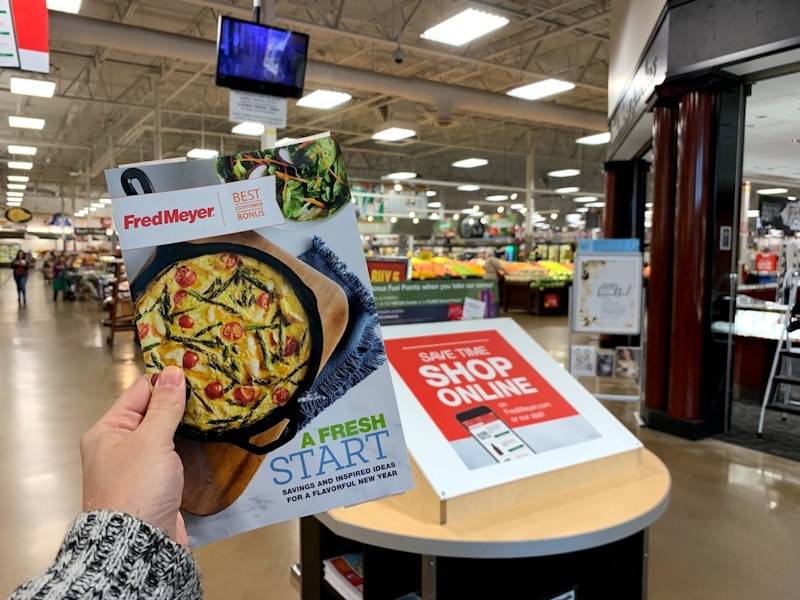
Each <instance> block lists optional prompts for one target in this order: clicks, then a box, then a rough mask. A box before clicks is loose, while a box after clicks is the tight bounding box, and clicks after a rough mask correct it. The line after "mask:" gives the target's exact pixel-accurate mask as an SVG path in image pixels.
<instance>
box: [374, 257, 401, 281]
mask: <svg viewBox="0 0 800 600" xmlns="http://www.w3.org/2000/svg"><path fill="white" fill-rule="evenodd" d="M367 270H369V280H370V281H371V282H372V283H396V282H398V281H405V280H406V273H407V272H408V260H406V259H405V258H403V259H399V260H370V259H367Z"/></svg>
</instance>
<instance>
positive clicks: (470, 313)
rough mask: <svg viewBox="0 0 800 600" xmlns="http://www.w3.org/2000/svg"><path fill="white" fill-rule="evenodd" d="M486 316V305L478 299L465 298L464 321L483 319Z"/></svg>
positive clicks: (462, 315) (462, 317)
mask: <svg viewBox="0 0 800 600" xmlns="http://www.w3.org/2000/svg"><path fill="white" fill-rule="evenodd" d="M485 314H486V303H485V302H483V301H482V300H478V299H476V298H464V312H463V313H462V314H461V319H462V320H463V321H469V320H471V319H482V318H483V317H484V315H485Z"/></svg>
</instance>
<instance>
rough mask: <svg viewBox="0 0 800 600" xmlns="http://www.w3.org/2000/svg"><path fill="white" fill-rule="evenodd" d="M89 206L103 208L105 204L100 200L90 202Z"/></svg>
mask: <svg viewBox="0 0 800 600" xmlns="http://www.w3.org/2000/svg"><path fill="white" fill-rule="evenodd" d="M89 206H94V207H95V208H105V204H103V203H102V202H92V203H91V204H90V205H89Z"/></svg>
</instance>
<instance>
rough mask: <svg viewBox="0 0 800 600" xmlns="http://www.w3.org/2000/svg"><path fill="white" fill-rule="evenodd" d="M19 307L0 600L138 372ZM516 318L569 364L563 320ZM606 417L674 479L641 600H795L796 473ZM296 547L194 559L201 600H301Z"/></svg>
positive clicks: (255, 547) (92, 339)
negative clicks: (88, 434)
mask: <svg viewBox="0 0 800 600" xmlns="http://www.w3.org/2000/svg"><path fill="white" fill-rule="evenodd" d="M28 296H29V298H28V305H27V306H24V307H19V306H18V305H17V302H16V294H15V291H14V283H13V280H11V278H10V271H5V272H2V273H0V374H2V379H1V380H2V381H3V382H4V384H5V389H4V393H3V395H2V406H3V410H4V411H5V414H6V417H5V418H4V419H2V421H0V597H5V596H6V595H7V594H8V593H9V592H10V591H11V590H12V589H13V588H14V587H15V585H17V583H19V582H20V581H21V580H22V579H24V578H26V577H29V576H31V575H33V574H34V573H36V572H37V571H38V570H39V569H41V568H42V567H43V566H44V565H45V564H46V563H48V562H49V561H50V560H51V558H52V557H53V555H54V553H55V550H56V548H57V547H58V545H59V543H60V540H61V536H62V534H63V532H64V528H65V526H66V525H67V523H68V521H69V519H70V518H71V517H72V516H73V515H74V514H75V513H77V512H78V511H79V510H80V459H79V456H78V449H77V441H78V438H79V436H80V434H81V433H82V432H83V431H84V430H85V429H86V428H87V427H89V426H90V425H91V424H92V423H93V422H94V421H95V419H96V418H97V417H98V416H99V415H100V414H102V413H103V412H104V410H105V409H106V407H107V406H108V404H109V402H110V401H111V400H112V399H113V398H115V397H116V396H117V394H118V393H119V392H120V391H121V390H122V389H124V388H125V387H126V386H127V385H128V384H129V383H130V382H131V381H133V380H134V379H135V377H136V376H137V375H138V374H139V373H141V372H142V363H141V360H140V359H139V355H138V352H137V351H136V348H135V346H134V344H133V342H132V334H130V333H121V334H119V335H118V336H117V340H116V343H115V345H114V347H113V348H112V349H109V348H108V347H107V346H106V343H105V334H106V332H105V330H104V328H103V327H102V326H100V324H99V323H100V320H101V318H103V317H104V316H105V315H104V313H103V312H102V311H101V310H100V307H99V303H97V302H94V301H85V302H73V303H62V302H61V301H59V302H58V303H57V304H54V303H53V302H52V299H51V296H50V294H49V292H48V290H47V289H46V288H45V285H44V283H43V281H42V279H41V277H40V275H39V274H38V273H35V274H34V275H33V276H32V278H31V281H30V283H29V293H28ZM512 316H513V318H515V320H517V321H518V322H519V323H521V324H522V326H523V327H524V328H525V329H526V330H527V331H528V332H530V334H531V335H532V336H533V337H534V338H535V339H536V340H537V341H538V342H539V343H540V344H541V345H542V346H544V347H545V348H547V349H548V350H549V351H550V352H551V354H552V355H553V356H554V357H555V358H556V360H558V361H559V362H561V363H565V362H566V356H567V353H566V350H567V345H568V336H567V328H566V319H565V318H564V317H532V316H527V315H522V314H513V315H512ZM609 408H611V410H612V411H613V412H614V413H615V414H617V415H618V416H619V417H620V418H621V419H622V420H623V421H624V422H625V423H626V424H628V425H629V426H630V427H631V428H632V429H633V430H634V431H635V432H636V433H637V434H638V435H639V436H640V437H641V439H642V441H643V442H644V443H645V445H646V446H647V447H648V448H650V449H651V450H652V451H653V452H655V453H656V454H657V455H658V456H659V457H661V459H662V460H663V461H664V462H665V463H666V465H667V466H668V467H669V469H670V472H671V474H672V478H673V488H672V499H671V503H670V506H669V508H668V510H667V512H666V514H665V516H664V517H663V518H662V519H661V520H660V521H658V522H657V523H656V524H655V525H654V526H653V527H652V528H651V536H650V550H651V552H650V563H649V564H650V568H649V590H650V594H649V598H651V599H653V600H667V599H670V600H672V599H675V600H693V599H698V600H700V599H702V600H716V599H719V600H722V599H726V600H727V599H743V600H750V599H756V598H770V599H794V598H800V569H798V568H797V564H798V557H800V463H795V462H791V461H786V460H782V459H777V458H773V457H771V456H768V455H763V454H759V453H757V452H753V451H750V450H745V449H742V448H739V447H735V446H730V445H727V444H725V443H722V442H719V441H714V440H709V441H701V442H688V441H684V440H681V439H679V438H674V437H670V436H667V435H664V434H660V433H658V432H654V431H649V430H647V429H642V430H641V431H639V430H638V428H636V426H635V423H634V421H633V419H632V413H633V410H634V409H635V406H633V405H631V404H622V403H610V404H609ZM799 426H800V425H799ZM297 534H298V526H297V523H296V522H289V523H285V524H282V525H276V526H273V527H268V528H265V529H262V530H259V531H255V532H252V533H249V534H245V535H241V536H238V537H236V538H233V539H229V540H226V541H224V542H219V543H216V544H212V545H210V546H207V547H204V548H201V549H199V550H198V551H197V557H198V560H199V562H200V565H201V568H202V570H203V573H204V577H205V584H206V590H207V594H206V597H207V598H211V599H217V598H220V599H225V600H237V599H242V600H244V599H265V598H270V599H280V600H293V599H297V598H298V597H299V594H298V586H297V584H296V583H295V582H294V581H293V580H292V578H291V576H290V571H289V566H290V564H291V563H292V562H295V561H297V559H298V556H299V547H298V539H297ZM610 588H612V589H610V592H609V596H608V597H609V598H613V582H610ZM526 597H527V596H526Z"/></svg>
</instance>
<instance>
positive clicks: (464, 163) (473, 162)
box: [453, 158, 489, 169]
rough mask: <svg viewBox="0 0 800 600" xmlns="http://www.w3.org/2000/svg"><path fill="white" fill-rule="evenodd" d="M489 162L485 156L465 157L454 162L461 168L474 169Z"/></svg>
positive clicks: (455, 165) (454, 164)
mask: <svg viewBox="0 0 800 600" xmlns="http://www.w3.org/2000/svg"><path fill="white" fill-rule="evenodd" d="M488 164H489V161H488V160H486V159H485V158H465V159H464V160H457V161H456V162H454V163H453V166H454V167H458V168H459V169H474V168H475V167H482V166H484V165H488Z"/></svg>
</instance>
